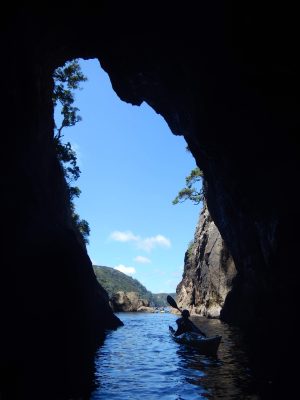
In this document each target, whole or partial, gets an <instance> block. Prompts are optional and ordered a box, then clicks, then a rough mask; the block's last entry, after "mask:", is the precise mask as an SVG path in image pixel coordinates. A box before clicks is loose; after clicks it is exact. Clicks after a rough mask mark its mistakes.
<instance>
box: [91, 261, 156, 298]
mask: <svg viewBox="0 0 300 400" xmlns="http://www.w3.org/2000/svg"><path fill="white" fill-rule="evenodd" d="M93 268H94V272H95V275H96V277H97V280H98V282H99V283H100V284H101V286H103V288H104V289H105V290H106V291H107V293H108V295H109V297H112V295H113V294H114V293H116V292H119V291H124V292H137V293H139V294H140V297H141V298H143V299H147V300H149V301H151V300H152V293H151V292H149V290H147V289H146V288H145V286H143V285H142V284H141V283H140V282H139V281H138V280H137V279H134V278H131V277H130V276H128V275H126V274H124V273H123V272H120V271H118V270H116V269H114V268H110V267H103V266H96V265H94V266H93Z"/></svg>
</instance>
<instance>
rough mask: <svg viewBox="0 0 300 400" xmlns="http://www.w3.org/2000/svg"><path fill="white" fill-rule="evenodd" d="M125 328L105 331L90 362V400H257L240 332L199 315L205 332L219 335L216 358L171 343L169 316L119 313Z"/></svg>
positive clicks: (170, 321) (171, 322)
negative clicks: (92, 371) (92, 374)
mask: <svg viewBox="0 0 300 400" xmlns="http://www.w3.org/2000/svg"><path fill="white" fill-rule="evenodd" d="M117 315H118V317H119V318H120V319H121V320H122V321H123V323H124V326H123V327H121V328H118V329H117V330H116V331H112V332H109V333H108V334H107V337H106V339H105V342H104V344H103V345H102V346H101V347H100V348H99V350H98V352H97V355H96V359H95V363H96V368H95V384H96V387H95V390H94V391H93V393H92V395H91V397H90V399H91V400H99V399H108V400H109V399H112V400H123V399H124V400H125V399H130V400H135V399H142V400H156V399H160V400H194V399H201V398H203V399H214V400H218V399H239V400H240V399H245V400H248V399H249V400H250V399H251V400H254V399H259V396H258V395H257V394H256V393H255V389H254V388H255V385H254V381H253V377H252V373H251V370H250V368H249V363H248V360H247V357H246V354H245V352H244V351H243V347H242V343H241V339H240V335H239V332H238V331H237V330H236V329H234V328H232V327H230V326H228V325H227V324H224V323H222V322H221V321H219V320H212V319H210V320H209V319H205V318H201V317H199V319H198V321H199V323H200V326H201V328H202V329H203V330H204V331H205V332H206V333H207V334H208V336H212V335H216V334H218V335H222V341H221V344H220V347H219V350H218V354H217V355H216V356H213V357H212V356H205V355H201V354H199V353H198V352H197V350H194V349H190V348H187V347H186V346H184V345H182V344H178V343H176V342H174V340H173V339H172V337H171V336H170V334H169V325H171V326H173V327H174V328H175V327H176V326H175V325H176V324H175V320H176V318H178V316H176V315H174V314H171V313H153V314H152V313H118V314H117Z"/></svg>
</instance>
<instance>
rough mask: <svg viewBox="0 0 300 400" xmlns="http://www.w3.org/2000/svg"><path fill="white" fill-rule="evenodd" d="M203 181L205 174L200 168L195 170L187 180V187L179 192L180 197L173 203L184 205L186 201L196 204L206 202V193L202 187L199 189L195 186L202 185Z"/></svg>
mask: <svg viewBox="0 0 300 400" xmlns="http://www.w3.org/2000/svg"><path fill="white" fill-rule="evenodd" d="M202 180H203V172H202V171H201V170H200V168H198V167H196V168H194V169H193V170H192V171H191V173H190V174H189V175H188V176H187V177H186V178H185V184H186V186H185V187H184V188H183V189H181V190H180V191H179V192H178V195H177V196H176V197H175V199H174V200H173V201H172V204H178V203H183V202H184V201H186V200H191V201H192V202H193V203H194V204H199V203H200V202H203V201H204V192H203V189H202V186H201V187H200V189H197V188H196V187H195V185H200V184H201V183H202Z"/></svg>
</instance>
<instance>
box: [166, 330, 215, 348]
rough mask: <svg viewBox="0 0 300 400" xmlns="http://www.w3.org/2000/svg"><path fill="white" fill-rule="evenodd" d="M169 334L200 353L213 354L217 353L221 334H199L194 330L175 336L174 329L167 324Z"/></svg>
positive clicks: (176, 340) (178, 341)
mask: <svg viewBox="0 0 300 400" xmlns="http://www.w3.org/2000/svg"><path fill="white" fill-rule="evenodd" d="M169 330H170V334H171V336H172V338H173V339H174V340H175V342H177V343H180V344H184V345H186V346H189V347H193V348H194V349H197V350H198V351H199V352H200V353H201V354H206V355H215V354H217V351H218V348H219V345H220V342H221V339H222V336H219V335H216V336H211V337H205V336H201V335H199V334H198V333H195V332H186V333H182V334H181V335H179V336H175V330H174V329H173V328H172V326H169Z"/></svg>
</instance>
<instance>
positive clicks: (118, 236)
mask: <svg viewBox="0 0 300 400" xmlns="http://www.w3.org/2000/svg"><path fill="white" fill-rule="evenodd" d="M109 237H110V239H112V240H115V241H116V242H132V241H138V240H140V238H139V236H135V235H134V234H133V233H132V232H130V231H126V232H121V231H114V232H112V233H111V234H110V236H109Z"/></svg>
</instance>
